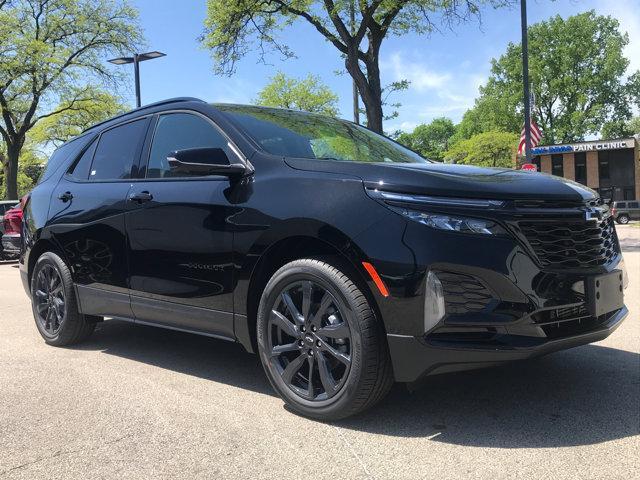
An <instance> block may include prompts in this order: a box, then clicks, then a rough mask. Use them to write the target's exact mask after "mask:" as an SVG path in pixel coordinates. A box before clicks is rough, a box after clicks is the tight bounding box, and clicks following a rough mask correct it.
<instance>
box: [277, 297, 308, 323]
mask: <svg viewBox="0 0 640 480" xmlns="http://www.w3.org/2000/svg"><path fill="white" fill-rule="evenodd" d="M281 296H282V301H283V302H284V304H285V305H286V306H287V309H288V310H289V313H290V314H291V316H292V317H293V319H294V320H295V322H296V323H297V324H299V325H302V324H303V323H304V317H303V316H302V314H301V313H300V311H299V310H298V308H297V307H296V306H295V304H294V303H293V299H292V298H291V295H289V293H288V292H282V295H281Z"/></svg>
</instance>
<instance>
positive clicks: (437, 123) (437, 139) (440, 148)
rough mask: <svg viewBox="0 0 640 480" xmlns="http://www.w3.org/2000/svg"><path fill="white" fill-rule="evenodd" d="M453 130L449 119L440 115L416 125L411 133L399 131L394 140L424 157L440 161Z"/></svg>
mask: <svg viewBox="0 0 640 480" xmlns="http://www.w3.org/2000/svg"><path fill="white" fill-rule="evenodd" d="M455 131H456V127H455V126H454V125H453V122H452V121H451V120H450V119H448V118H446V117H440V118H435V119H433V120H432V121H431V123H428V124H422V125H418V126H417V127H416V128H415V129H414V130H413V132H411V133H401V134H400V135H398V137H397V139H396V140H397V141H398V142H400V143H402V144H403V145H406V146H407V147H409V148H410V149H412V150H414V151H416V152H418V153H419V154H420V155H422V156H423V157H425V158H429V159H431V160H437V161H439V162H441V161H442V160H444V154H445V152H446V151H447V150H448V149H449V144H450V142H451V137H453V134H454V133H455Z"/></svg>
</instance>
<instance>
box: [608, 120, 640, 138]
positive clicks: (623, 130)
mask: <svg viewBox="0 0 640 480" xmlns="http://www.w3.org/2000/svg"><path fill="white" fill-rule="evenodd" d="M637 134H640V117H633V118H632V119H631V120H628V121H626V122H625V121H622V120H617V121H612V122H608V123H605V124H604V125H603V127H602V132H601V135H602V138H608V139H612V138H622V137H630V136H632V135H637Z"/></svg>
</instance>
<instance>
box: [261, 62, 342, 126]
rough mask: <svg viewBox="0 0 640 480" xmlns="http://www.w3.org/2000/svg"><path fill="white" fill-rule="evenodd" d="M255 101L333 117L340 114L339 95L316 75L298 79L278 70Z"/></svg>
mask: <svg viewBox="0 0 640 480" xmlns="http://www.w3.org/2000/svg"><path fill="white" fill-rule="evenodd" d="M254 103H255V104H256V105H264V106H267V107H280V108H289V109H293V110H302V111H305V112H312V113H321V114H323V115H329V116H331V117H337V116H338V114H339V112H338V96H337V95H336V94H335V93H333V92H332V91H331V89H330V88H329V87H327V86H326V85H325V84H324V83H322V81H321V80H320V77H317V76H315V75H308V76H307V77H306V78H304V79H301V80H298V79H295V78H291V77H287V76H286V75H285V74H284V73H282V72H278V73H277V74H275V75H274V76H273V77H271V79H270V81H269V83H268V84H267V85H265V87H264V88H263V89H262V90H260V92H258V98H257V99H256V100H254Z"/></svg>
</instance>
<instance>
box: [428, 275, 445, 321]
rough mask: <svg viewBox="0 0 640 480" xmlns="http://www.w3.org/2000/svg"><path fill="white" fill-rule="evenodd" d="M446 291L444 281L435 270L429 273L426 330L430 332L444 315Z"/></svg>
mask: <svg viewBox="0 0 640 480" xmlns="http://www.w3.org/2000/svg"><path fill="white" fill-rule="evenodd" d="M444 314H445V311H444V293H443V291H442V283H441V282H440V279H439V278H438V276H437V275H436V274H435V273H434V272H431V271H430V272H429V273H428V274H427V282H426V288H425V296H424V331H425V333H427V332H429V330H431V329H432V328H433V327H435V326H436V325H437V324H438V322H439V321H440V320H442V318H443V317H444Z"/></svg>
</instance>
